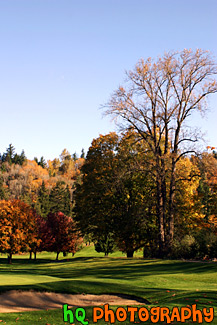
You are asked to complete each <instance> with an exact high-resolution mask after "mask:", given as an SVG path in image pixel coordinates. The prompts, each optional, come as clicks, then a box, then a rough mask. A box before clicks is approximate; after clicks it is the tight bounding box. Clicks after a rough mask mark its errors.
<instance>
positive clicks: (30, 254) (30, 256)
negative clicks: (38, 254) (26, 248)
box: [29, 251, 32, 260]
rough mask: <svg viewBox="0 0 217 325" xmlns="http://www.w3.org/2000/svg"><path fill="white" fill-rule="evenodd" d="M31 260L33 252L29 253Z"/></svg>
mask: <svg viewBox="0 0 217 325" xmlns="http://www.w3.org/2000/svg"><path fill="white" fill-rule="evenodd" d="M29 259H30V260H31V259H32V251H30V252H29Z"/></svg>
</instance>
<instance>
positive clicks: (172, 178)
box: [167, 158, 176, 251]
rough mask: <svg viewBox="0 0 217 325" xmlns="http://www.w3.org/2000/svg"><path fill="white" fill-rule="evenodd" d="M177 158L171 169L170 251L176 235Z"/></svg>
mask: <svg viewBox="0 0 217 325" xmlns="http://www.w3.org/2000/svg"><path fill="white" fill-rule="evenodd" d="M175 165H176V164H175V160H174V158H173V161H172V171H171V180H170V194H169V230H168V243H167V245H168V249H169V251H170V250H171V248H172V244H173V237H174V199H175V189H176V181H175V169H176V168H175V167H176V166H175Z"/></svg>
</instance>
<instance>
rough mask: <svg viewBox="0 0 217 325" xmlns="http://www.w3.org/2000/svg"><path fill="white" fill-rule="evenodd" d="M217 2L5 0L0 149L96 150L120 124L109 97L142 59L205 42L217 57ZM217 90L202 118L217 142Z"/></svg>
mask: <svg viewBox="0 0 217 325" xmlns="http://www.w3.org/2000/svg"><path fill="white" fill-rule="evenodd" d="M216 31H217V1H216V0H203V1H202V0H83V1H82V0H7V1H3V0H2V1H0V45H1V47H0V48H1V50H0V112H1V115H0V116H1V124H0V152H1V153H2V152H4V151H5V149H6V147H8V145H9V143H12V144H13V145H14V146H15V148H16V150H17V152H18V153H20V152H21V150H22V149H24V150H25V152H26V155H27V157H28V158H29V159H33V158H34V156H37V157H39V158H40V157H41V156H44V157H45V159H46V160H47V159H53V158H55V157H58V156H59V155H60V153H61V151H62V150H63V149H64V148H67V149H68V150H69V151H70V152H71V153H74V152H75V151H76V152H77V153H79V154H80V151H81V149H82V148H84V149H85V151H87V149H88V147H89V146H90V144H91V141H92V139H93V138H95V137H98V135H99V134H100V133H101V134H106V133H108V132H109V131H112V130H115V125H114V124H113V123H112V122H110V120H109V119H108V118H102V110H100V109H99V107H100V105H101V104H104V103H105V102H107V101H108V99H109V97H110V95H111V93H112V92H113V91H114V90H115V89H116V88H117V86H119V84H121V83H122V82H123V80H124V78H125V71H126V70H129V69H131V68H133V66H134V65H135V64H136V62H137V61H138V60H139V59H140V58H141V57H143V58H147V57H149V56H152V57H157V56H158V55H161V54H163V53H164V51H169V50H182V49H184V48H192V49H195V48H202V49H205V50H210V51H211V52H212V53H213V55H214V56H215V57H216V59H217V36H216V35H217V34H216ZM216 104H217V96H216V95H215V96H214V97H213V99H212V100H210V109H211V111H210V113H209V114H208V117H207V118H206V120H205V121H200V122H198V123H199V124H200V125H201V126H202V130H203V131H204V132H205V131H207V138H208V139H209V143H208V144H211V145H213V146H217V134H216V121H217V105H216Z"/></svg>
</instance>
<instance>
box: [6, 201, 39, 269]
mask: <svg viewBox="0 0 217 325" xmlns="http://www.w3.org/2000/svg"><path fill="white" fill-rule="evenodd" d="M35 228H36V223H35V211H34V210H33V209H32V208H31V207H30V206H28V205H27V204H25V203H24V202H22V201H20V200H8V201H5V200H2V201H0V251H1V252H2V253H5V254H7V255H8V262H9V263H11V261H12V255H13V254H17V253H21V252H26V251H28V250H29V248H30V245H31V243H33V242H34V243H36V242H37V241H38V238H37V234H36V232H35Z"/></svg>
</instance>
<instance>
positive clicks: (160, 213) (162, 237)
mask: <svg viewBox="0 0 217 325" xmlns="http://www.w3.org/2000/svg"><path fill="white" fill-rule="evenodd" d="M156 183H157V206H156V210H157V211H156V212H157V218H158V240H159V252H158V255H159V257H163V256H164V250H165V229H164V211H163V198H162V192H161V184H160V180H159V176H158V175H157V179H156Z"/></svg>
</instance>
